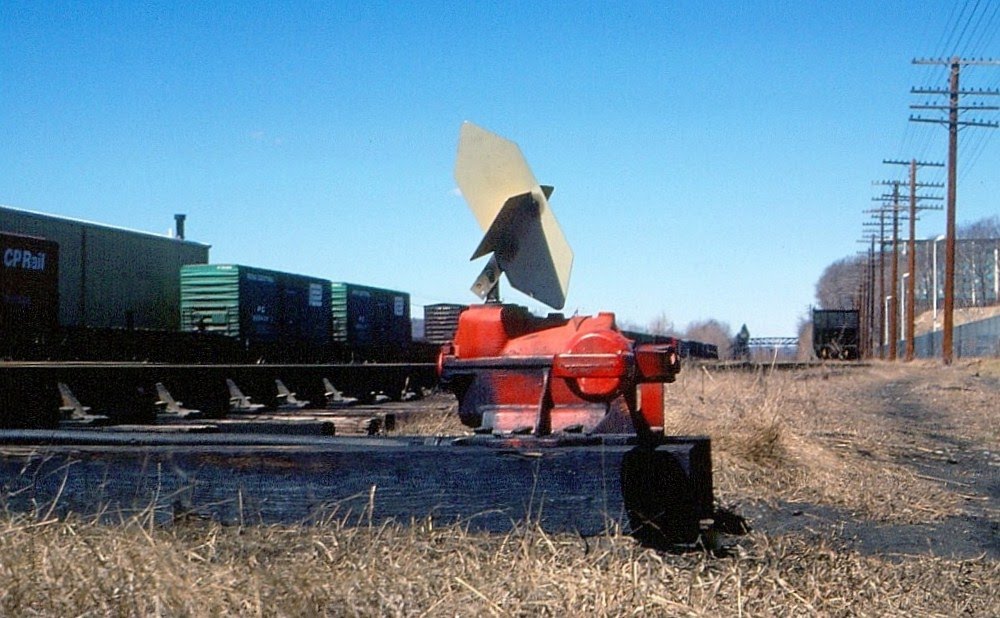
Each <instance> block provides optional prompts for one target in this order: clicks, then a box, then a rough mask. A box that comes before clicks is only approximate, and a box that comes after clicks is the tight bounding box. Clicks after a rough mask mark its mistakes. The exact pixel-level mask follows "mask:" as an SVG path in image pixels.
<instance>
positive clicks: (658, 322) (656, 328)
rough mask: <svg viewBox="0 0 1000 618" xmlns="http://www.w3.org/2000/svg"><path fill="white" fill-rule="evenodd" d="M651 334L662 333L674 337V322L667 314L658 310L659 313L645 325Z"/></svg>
mask: <svg viewBox="0 0 1000 618" xmlns="http://www.w3.org/2000/svg"><path fill="white" fill-rule="evenodd" d="M647 328H648V330H649V333H650V334H651V335H662V336H665V337H676V336H677V329H675V328H674V322H673V320H671V319H670V318H668V317H667V314H666V313H664V312H660V315H658V316H656V317H655V318H653V319H652V320H650V322H649V326H648V327H647Z"/></svg>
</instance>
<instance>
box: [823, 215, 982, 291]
mask: <svg viewBox="0 0 1000 618" xmlns="http://www.w3.org/2000/svg"><path fill="white" fill-rule="evenodd" d="M956 238H957V239H958V241H959V242H958V243H957V244H956V255H955V265H956V266H955V269H956V289H955V296H956V306H959V307H962V306H972V305H975V306H982V305H990V304H996V303H997V300H998V299H997V298H996V293H995V289H996V270H997V257H998V256H997V248H998V247H1000V217H998V216H992V217H985V218H983V219H979V220H977V221H973V222H972V223H968V224H965V225H959V226H958V227H957V228H956ZM905 244H906V243H905V241H901V243H900V252H899V273H900V277H902V273H904V272H906V257H905V255H904V248H905ZM933 245H934V243H933V241H930V242H928V241H927V240H925V239H921V241H920V244H919V245H918V248H917V252H916V255H917V257H916V259H917V278H916V281H915V286H916V288H917V292H916V296H917V303H918V305H917V306H919V308H920V309H921V310H926V309H927V308H928V306H929V305H930V304H931V302H932V298H933V296H932V294H933V291H932V288H933V287H934V280H933V261H934V253H935V251H934V246H933ZM885 252H886V253H885V260H884V268H885V271H884V273H883V275H884V278H885V282H886V287H889V286H890V285H891V284H892V282H891V281H890V279H891V276H892V271H891V255H892V247H891V246H890V245H887V246H886V248H885ZM936 253H937V255H936V258H937V267H938V281H937V285H938V288H937V289H938V298H940V297H941V289H942V286H943V285H944V275H943V274H942V273H943V272H944V242H943V241H942V242H940V244H939V246H938V247H937V251H936ZM875 260H876V264H875V266H874V268H875V278H876V282H875V285H876V286H877V285H878V278H879V273H878V247H876V257H875ZM870 268H871V267H870V266H869V264H868V256H867V255H856V256H851V257H845V258H841V259H839V260H837V261H836V262H834V263H832V264H830V265H829V266H827V267H826V269H825V270H824V271H823V274H822V275H821V276H820V278H819V281H818V282H817V283H816V306H817V307H818V308H820V309H854V308H856V305H857V301H858V297H859V292H860V290H861V285H862V283H863V282H864V281H866V278H867V277H868V276H870V270H869V269H870ZM887 293H889V292H887Z"/></svg>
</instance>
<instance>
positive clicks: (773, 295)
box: [0, 0, 1000, 336]
mask: <svg viewBox="0 0 1000 618" xmlns="http://www.w3.org/2000/svg"><path fill="white" fill-rule="evenodd" d="M973 6H975V7H976V12H973ZM998 9H1000V3H998V2H997V1H996V0H993V1H989V2H987V1H983V2H964V1H958V2H954V3H952V2H947V1H939V2H928V1H911V2H868V1H863V2H862V1H857V2H854V1H845V2H731V3H719V4H718V5H715V6H712V5H711V4H710V3H703V2H669V3H668V2H651V3H617V2H607V3H605V2H601V3H587V2H531V3H529V2H523V3H522V2H514V3H488V4H487V3H474V2H472V3H459V2H454V3H452V2H448V3H438V2H365V3H352V2H335V3H324V2H315V3H313V2H309V3H305V2H296V3H287V4H286V3H277V2H202V3H199V2H195V3H177V2H107V3H104V2H102V3H97V2H94V3H89V2H79V3H65V2H20V1H17V0H5V1H4V2H3V3H0V203H2V204H6V205H10V206H14V207H19V208H24V209H28V210H35V211H41V212H47V213H53V214H58V215H63V216H68V217H75V218H82V219H88V220H93V221H98V222H103V223H108V224H113V225H117V226H123V227H129V228H134V229H140V230H146V231H154V232H160V233H166V232H167V230H168V229H169V228H171V227H172V225H173V214H174V213H180V212H183V213H187V215H188V226H187V231H188V234H187V235H188V238H189V239H191V240H197V241H200V242H205V243H208V244H211V245H212V251H211V257H212V261H214V262H218V263H225V262H235V263H242V264H248V265H253V266H260V267H266V268H273V269H278V270H287V271H291V272H297V273H303V274H310V275H316V276H321V277H325V278H329V279H332V280H335V281H350V282H356V283H365V284H371V285H376V286H380V287H388V288H394V289H401V290H406V291H409V292H410V293H411V295H412V300H413V303H414V305H415V307H418V308H417V309H416V310H415V315H420V310H419V306H421V305H424V304H429V303H435V302H473V301H474V300H475V298H474V297H473V296H472V294H471V292H469V291H468V288H469V286H470V285H471V283H472V281H473V279H474V278H475V276H476V275H477V274H478V273H479V270H480V269H481V267H482V264H481V263H478V262H477V263H470V262H469V256H470V255H471V254H472V252H473V250H474V249H475V248H476V245H477V244H478V242H479V240H480V237H481V233H480V231H479V228H478V226H477V225H476V222H475V220H474V218H473V216H472V215H471V213H469V212H468V211H467V209H466V207H465V204H464V202H463V201H462V199H461V197H460V196H459V195H457V193H456V184H455V181H454V179H453V176H452V171H453V167H454V159H455V150H456V143H457V139H458V131H459V126H460V124H461V122H462V121H463V120H471V121H473V122H476V123H477V124H480V125H482V126H484V127H486V128H488V129H491V130H493V131H495V132H497V133H499V134H501V135H504V136H505V137H508V138H510V139H512V140H514V141H516V142H518V144H519V145H520V146H521V149H522V151H523V152H524V154H525V156H526V157H527V159H528V161H529V162H530V164H531V165H532V167H533V169H534V171H535V175H536V176H537V177H538V179H539V181H540V182H542V183H546V184H552V185H555V187H556V191H555V194H554V195H553V198H552V200H551V204H552V207H553V208H554V209H555V212H556V215H557V217H558V219H559V221H560V223H561V225H562V227H563V230H564V232H565V234H566V236H567V238H568V240H569V242H570V244H571V245H572V246H573V248H574V251H575V254H576V259H575V262H574V266H573V275H572V279H571V281H570V291H569V297H568V300H567V305H566V311H567V312H574V311H579V312H580V313H593V312H596V311H601V310H610V311H615V312H616V313H617V314H618V316H619V318H620V319H621V320H626V321H629V322H631V323H634V324H639V325H645V324H648V323H649V322H650V321H651V320H652V319H653V318H655V317H657V316H659V315H665V316H666V317H667V318H668V319H670V320H672V321H673V322H674V323H675V324H676V325H677V326H678V327H679V328H684V327H685V326H686V325H687V324H688V323H689V322H691V321H695V320H701V319H706V318H715V319H719V320H722V321H724V322H728V323H729V324H730V325H731V326H732V328H733V329H734V330H736V329H738V328H739V327H740V325H741V324H743V323H746V324H747V325H748V326H749V328H750V331H751V333H752V334H754V335H759V336H764V335H792V334H794V333H795V328H796V323H797V321H798V319H799V318H800V317H801V316H803V315H805V313H806V310H807V308H808V306H809V305H810V303H812V302H813V300H814V287H815V283H816V281H817V279H818V278H819V276H820V274H821V273H822V271H823V269H824V268H825V267H826V266H827V265H828V264H829V263H831V262H833V261H834V260H836V259H839V258H841V257H845V256H848V255H852V254H854V253H855V252H856V251H860V250H863V248H864V247H863V246H862V245H861V244H859V243H857V242H856V240H857V239H859V238H860V237H861V235H862V233H863V229H862V222H863V221H864V220H865V218H866V216H867V215H864V214H862V210H864V209H865V208H869V207H870V206H871V201H870V200H871V198H872V197H873V196H875V195H877V194H878V193H879V192H880V189H878V188H876V187H873V186H872V184H871V183H872V181H873V180H877V179H883V178H902V177H903V172H904V170H903V169H902V168H899V169H895V168H893V167H891V166H886V165H882V163H881V162H882V159H884V158H905V159H909V158H911V157H918V158H922V159H930V160H943V159H944V158H945V147H946V137H947V131H946V130H945V129H944V128H943V127H940V126H937V125H916V124H915V123H909V122H907V118H908V116H909V114H910V110H909V109H908V106H909V105H910V104H912V103H920V102H922V101H923V100H924V99H925V98H927V97H916V96H914V95H911V94H910V88H911V86H935V87H944V86H945V84H946V71H945V70H944V69H942V68H927V67H917V66H913V65H912V64H911V60H912V59H913V58H914V57H930V56H942V55H950V54H952V53H963V54H965V55H969V56H976V57H979V56H992V57H1000V37H998V36H996V32H997V31H998V30H1000V16H998V15H997V13H998ZM963 83H964V84H965V85H968V86H970V87H972V86H975V87H997V86H998V85H1000V67H992V68H985V67H976V68H969V69H967V70H966V71H965V72H963ZM938 99H939V101H936V102H944V98H943V97H939V98H938ZM995 99H1000V97H995ZM987 102H992V101H988V99H987ZM977 117H986V118H990V119H996V118H997V114H996V113H995V112H990V113H988V114H986V113H984V114H979V115H978V116H977ZM995 133H1000V131H998V130H988V129H968V130H966V131H965V132H964V137H963V141H962V151H961V152H962V154H961V159H960V163H961V167H960V183H959V189H958V190H959V208H958V211H959V217H958V218H959V221H960V222H963V221H971V220H974V219H978V218H982V217H985V216H992V215H995V214H998V212H1000V201H998V199H997V197H996V196H997V195H1000V174H998V173H997V172H998V170H1000V139H998V137H1000V136H998V135H991V134H995ZM977 153H978V154H977ZM923 179H925V180H939V181H940V180H943V179H944V175H943V173H930V172H928V174H927V176H926V177H925V178H923ZM943 229H944V216H943V214H941V213H927V214H926V215H925V216H924V218H923V220H922V221H921V222H920V224H919V228H918V234H919V235H920V236H921V237H928V236H934V235H937V234H939V233H941V232H942V231H943ZM505 299H506V300H508V301H512V302H522V303H525V304H528V305H529V306H531V307H533V308H535V309H539V310H542V307H541V306H540V305H537V304H534V303H531V302H529V301H527V299H525V297H524V296H522V295H521V294H518V293H517V292H514V291H511V290H510V289H509V288H507V292H506V293H505Z"/></svg>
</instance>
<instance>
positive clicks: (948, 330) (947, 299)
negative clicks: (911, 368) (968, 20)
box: [910, 56, 1000, 365]
mask: <svg viewBox="0 0 1000 618" xmlns="http://www.w3.org/2000/svg"><path fill="white" fill-rule="evenodd" d="M913 64H939V65H947V66H948V67H949V68H950V78H949V80H948V82H949V83H948V89H947V90H943V89H934V88H911V89H910V92H911V93H912V94H933V95H948V105H930V104H929V103H928V104H925V105H911V106H910V109H928V110H937V111H945V110H947V111H948V119H947V121H945V120H944V119H940V118H922V117H920V116H912V115H911V116H910V121H912V122H935V123H938V124H945V125H947V127H948V206H947V228H946V231H945V236H946V240H945V255H946V259H945V269H944V329H943V332H942V333H941V335H942V338H941V360H942V361H943V362H944V364H945V365H950V364H951V362H952V352H953V350H952V348H953V340H952V338H953V330H954V325H955V316H954V310H955V197H956V190H955V189H956V184H957V178H958V129H959V128H963V127H986V128H991V129H995V128H997V126H1000V125H998V124H997V123H996V122H984V121H977V120H963V121H960V120H959V119H958V115H959V112H962V111H967V110H979V111H990V110H996V109H1000V108H998V107H996V106H986V105H976V104H973V105H959V104H958V103H959V97H962V96H988V95H998V94H1000V91H998V90H995V89H994V90H984V89H979V90H960V89H959V85H958V84H959V79H958V78H959V72H960V71H961V68H962V67H963V66H970V65H979V66H986V65H990V66H998V65H1000V60H983V59H978V60H974V59H966V58H959V57H958V56H952V57H951V58H948V59H945V58H938V59H923V58H915V59H914V60H913ZM935 293H936V292H935Z"/></svg>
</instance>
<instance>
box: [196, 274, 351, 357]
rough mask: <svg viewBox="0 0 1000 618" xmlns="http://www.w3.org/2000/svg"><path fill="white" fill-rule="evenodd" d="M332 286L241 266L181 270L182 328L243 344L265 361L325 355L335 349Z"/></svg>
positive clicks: (322, 280)
mask: <svg viewBox="0 0 1000 618" xmlns="http://www.w3.org/2000/svg"><path fill="white" fill-rule="evenodd" d="M330 315H331V309H330V283H329V281H327V280H325V279H318V278H315V277H307V276H303V275H293V274H290V273H283V272H277V271H272V270H265V269H261V268H253V267H249V266H241V265H237V264H198V265H189V266H184V267H183V268H181V328H182V330H184V331H202V332H216V333H223V334H226V335H229V336H231V337H235V338H237V339H239V340H240V341H241V342H242V343H243V345H244V346H245V347H246V349H248V350H254V349H258V350H260V351H261V353H262V354H264V355H265V356H271V357H283V358H298V357H303V356H316V355H322V354H324V353H325V350H326V348H327V347H328V345H329V343H330V334H331V332H330V326H331V320H330Z"/></svg>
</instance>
